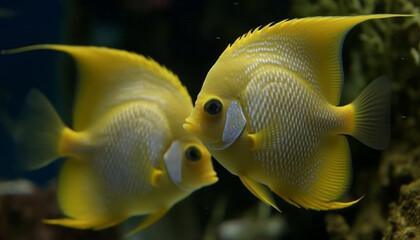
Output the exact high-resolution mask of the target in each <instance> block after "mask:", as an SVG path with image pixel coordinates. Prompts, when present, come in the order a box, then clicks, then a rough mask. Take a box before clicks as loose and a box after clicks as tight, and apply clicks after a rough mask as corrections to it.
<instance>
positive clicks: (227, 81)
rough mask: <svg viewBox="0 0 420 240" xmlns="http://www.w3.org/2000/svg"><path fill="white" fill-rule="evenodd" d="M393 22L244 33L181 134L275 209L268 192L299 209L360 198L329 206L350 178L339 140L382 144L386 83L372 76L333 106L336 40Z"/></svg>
mask: <svg viewBox="0 0 420 240" xmlns="http://www.w3.org/2000/svg"><path fill="white" fill-rule="evenodd" d="M396 16H405V15H390V14H383V15H368V16H353V17H313V18H304V19H294V20H290V21H282V22H279V23H277V24H274V25H269V26H266V27H264V28H261V29H257V30H255V31H253V32H249V33H248V34H245V35H244V36H242V37H240V38H239V39H238V40H236V42H235V43H234V44H232V45H231V46H228V47H227V49H226V50H225V51H224V52H223V53H222V55H221V56H220V57H219V59H218V60H217V61H216V63H215V64H214V65H213V67H212V68H211V69H210V71H209V72H208V74H207V77H206V79H205V81H204V84H203V87H202V89H201V91H200V93H199V94H198V97H197V101H196V103H195V107H194V110H193V112H192V113H191V115H190V117H188V118H187V119H186V123H185V124H184V128H185V129H186V130H188V131H190V132H192V133H194V134H196V135H197V136H198V137H199V138H200V139H201V140H202V141H203V143H204V145H205V146H206V147H207V148H208V149H209V150H210V153H211V154H212V155H213V156H214V157H215V158H216V159H217V161H219V162H220V163H221V164H222V165H223V166H224V167H225V168H226V169H227V170H229V171H230V172H231V173H233V174H235V175H238V176H239V177H240V179H241V180H242V182H243V184H244V185H245V186H246V187H247V188H248V189H249V190H250V191H251V192H252V193H253V194H254V195H255V196H257V197H258V198H259V199H261V200H262V201H264V202H265V203H267V204H269V205H271V206H273V207H274V208H276V209H277V210H278V207H277V205H276V203H275V201H274V199H273V196H272V194H271V191H273V192H274V193H276V194H277V195H278V196H280V197H282V198H283V199H284V200H286V201H287V202H289V203H290V204H293V205H295V206H297V207H299V206H301V207H304V208H307V209H316V210H327V209H338V208H344V207H348V206H351V205H352V204H354V203H356V202H358V201H359V200H360V199H358V200H355V201H351V202H338V201H336V199H338V198H339V197H340V196H342V195H343V194H344V193H345V192H346V190H347V189H348V186H349V182H350V174H351V170H350V168H351V166H350V165H351V161H350V151H349V147H348V143H347V139H346V137H345V136H343V135H351V136H354V137H355V138H357V139H358V140H360V141H361V142H363V143H364V144H366V145H368V146H370V147H372V148H375V149H384V148H385V147H386V146H387V144H388V141H389V135H390V130H389V111H390V110H389V106H390V103H389V102H390V84H389V82H388V81H387V80H386V79H385V78H379V79H377V80H375V81H373V82H372V83H371V84H370V85H369V86H368V87H367V88H366V89H365V90H364V91H363V92H362V93H361V94H360V96H359V97H358V98H357V99H356V100H355V101H354V102H353V103H351V104H349V105H346V106H337V105H338V104H339V101H340V95H341V89H342V82H343V80H342V68H341V65H340V64H341V61H340V54H341V47H342V42H343V39H344V36H345V34H346V33H347V31H349V29H351V28H352V27H353V26H355V25H356V24H358V23H360V22H363V21H366V20H369V19H378V18H388V17H396ZM270 190H271V191H270Z"/></svg>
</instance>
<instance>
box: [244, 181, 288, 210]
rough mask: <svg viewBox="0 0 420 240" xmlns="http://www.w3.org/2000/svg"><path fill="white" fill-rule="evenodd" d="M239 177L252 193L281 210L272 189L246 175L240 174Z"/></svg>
mask: <svg viewBox="0 0 420 240" xmlns="http://www.w3.org/2000/svg"><path fill="white" fill-rule="evenodd" d="M239 178H240V179H241V181H242V183H243V184H244V185H245V187H246V188H248V190H249V191H250V192H251V193H252V194H254V195H255V196H256V197H257V198H258V199H260V200H261V201H263V202H264V203H265V204H267V205H269V206H272V207H273V208H275V209H276V210H277V211H279V212H281V211H280V209H279V208H278V207H277V204H276V201H275V200H274V198H273V195H272V194H271V192H270V189H268V187H267V186H265V185H263V184H261V183H258V182H256V181H254V180H252V179H249V178H247V177H244V176H240V177H239Z"/></svg>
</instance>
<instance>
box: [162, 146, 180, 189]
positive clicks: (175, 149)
mask: <svg viewBox="0 0 420 240" xmlns="http://www.w3.org/2000/svg"><path fill="white" fill-rule="evenodd" d="M163 159H164V162H165V166H166V169H167V171H168V174H169V177H170V178H171V180H172V182H173V183H174V184H175V185H177V186H178V187H179V184H180V183H181V181H182V149H181V144H180V143H179V141H174V142H173V143H172V144H171V147H170V148H169V149H168V151H167V152H166V153H165V155H164V156H163Z"/></svg>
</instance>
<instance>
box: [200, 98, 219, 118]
mask: <svg viewBox="0 0 420 240" xmlns="http://www.w3.org/2000/svg"><path fill="white" fill-rule="evenodd" d="M222 109H223V104H222V102H220V100H219V99H215V98H212V99H210V100H208V101H207V102H206V104H204V111H205V112H206V113H208V114H209V115H211V116H215V115H217V114H219V113H220V112H221V111H222Z"/></svg>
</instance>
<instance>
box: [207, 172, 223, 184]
mask: <svg viewBox="0 0 420 240" xmlns="http://www.w3.org/2000/svg"><path fill="white" fill-rule="evenodd" d="M203 180H204V181H205V182H206V183H207V184H208V185H210V184H213V183H215V182H217V181H219V178H218V177H217V173H216V172H215V171H211V172H209V173H208V174H205V175H204V176H203Z"/></svg>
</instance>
